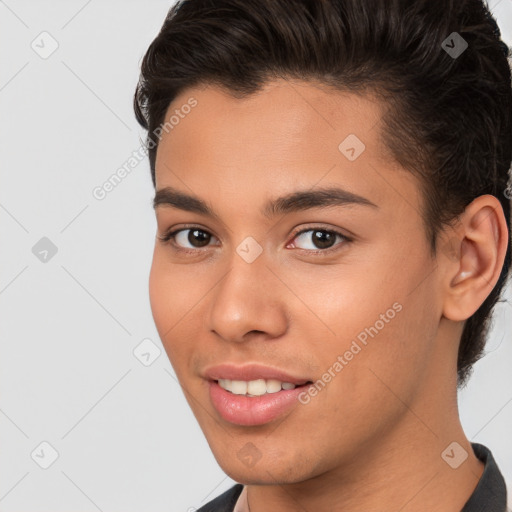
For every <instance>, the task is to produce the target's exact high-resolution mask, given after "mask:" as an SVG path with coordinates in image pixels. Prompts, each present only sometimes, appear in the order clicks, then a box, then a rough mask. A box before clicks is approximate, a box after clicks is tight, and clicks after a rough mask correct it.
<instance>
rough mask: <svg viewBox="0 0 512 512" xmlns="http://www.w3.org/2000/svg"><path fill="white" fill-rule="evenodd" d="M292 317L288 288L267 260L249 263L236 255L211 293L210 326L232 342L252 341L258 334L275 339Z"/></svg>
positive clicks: (260, 258)
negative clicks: (288, 307)
mask: <svg viewBox="0 0 512 512" xmlns="http://www.w3.org/2000/svg"><path fill="white" fill-rule="evenodd" d="M274 272H275V270H274ZM288 317H289V315H288V314H287V311H286V288H285V287H284V286H283V285H282V283H281V282H280V281H279V279H277V278H276V276H275V275H274V273H273V272H272V271H271V270H270V269H269V268H268V267H267V266H266V262H265V259H264V258H263V257H259V258H258V259H256V260H255V261H253V262H252V263H247V262H246V261H244V260H243V259H242V258H240V257H239V256H238V254H234V257H233V258H232V261H231V267H230V269H229V271H228V272H227V274H226V275H225V276H224V277H223V278H222V279H221V280H220V282H219V283H218V284H217V286H216V287H215V288H214V290H213V293H212V294H211V297H210V302H209V311H208V327H209V329H210V330H211V331H213V332H215V333H216V334H217V335H218V336H219V337H221V338H222V339H224V340H226V341H230V342H244V341H248V340H249V339H251V338H252V337H253V336H254V335H255V333H259V336H260V337H261V338H262V339H272V338H276V337H279V336H281V335H282V334H284V333H285V332H286V330H287V328H288Z"/></svg>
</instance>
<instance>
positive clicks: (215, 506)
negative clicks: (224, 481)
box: [197, 484, 244, 512]
mask: <svg viewBox="0 0 512 512" xmlns="http://www.w3.org/2000/svg"><path fill="white" fill-rule="evenodd" d="M243 488H244V486H243V485H242V484H235V485H233V487H230V488H229V489H228V490H227V491H226V492H224V493H222V494H221V495H220V496H217V497H216V498H214V499H213V500H212V501H209V502H208V503H206V505H203V506H202V507H201V508H200V509H199V510H198V511H197V512H233V508H234V506H235V503H236V500H237V499H238V497H239V496H240V494H241V492H242V489H243Z"/></svg>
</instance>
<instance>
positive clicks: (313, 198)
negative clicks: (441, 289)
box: [153, 187, 379, 219]
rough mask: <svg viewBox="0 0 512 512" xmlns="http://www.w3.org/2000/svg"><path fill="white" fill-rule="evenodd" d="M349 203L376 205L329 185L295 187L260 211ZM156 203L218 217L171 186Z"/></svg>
mask: <svg viewBox="0 0 512 512" xmlns="http://www.w3.org/2000/svg"><path fill="white" fill-rule="evenodd" d="M350 205H362V206H369V207H372V208H377V209H378V208H379V207H378V206H377V205H376V204H375V203H372V202H371V201H370V200H369V199H366V198H365V197H362V196H359V195H357V194H354V193H352V192H349V191H348V190H343V189H341V188H338V187H328V188H321V189H315V190H298V191H295V192H291V193H290V194H286V195H285V196H281V197H278V198H276V199H271V200H269V201H268V202H267V203H266V204H265V206H264V207H263V209H262V210H261V213H262V215H263V216H264V217H266V218H269V219H271V218H273V217H275V216H276V215H279V214H286V213H291V212H298V211H303V210H309V209H311V208H325V207H329V206H350ZM158 206H171V207H174V208H178V209H180V210H185V211H187V212H193V213H198V214H200V215H205V216H207V217H211V218H214V219H219V216H218V215H217V214H216V213H215V212H214V211H213V210H212V209H211V208H210V207H209V206H208V204H207V203H206V202H205V201H203V200H202V199H200V198H198V197H196V196H193V195H189V194H186V193H184V192H180V191H179V190H176V189H174V188H172V187H164V188H161V189H160V190H157V191H156V193H155V198H154V199H153V208H155V209H156V208H157V207H158Z"/></svg>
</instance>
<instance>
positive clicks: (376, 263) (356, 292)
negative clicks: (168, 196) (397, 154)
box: [149, 80, 508, 512]
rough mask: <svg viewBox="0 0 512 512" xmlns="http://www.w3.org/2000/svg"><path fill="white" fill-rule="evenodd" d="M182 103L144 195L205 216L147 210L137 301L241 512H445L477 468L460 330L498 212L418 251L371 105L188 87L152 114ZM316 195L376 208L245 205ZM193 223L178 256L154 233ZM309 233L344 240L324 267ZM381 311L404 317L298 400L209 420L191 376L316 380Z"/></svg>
mask: <svg viewBox="0 0 512 512" xmlns="http://www.w3.org/2000/svg"><path fill="white" fill-rule="evenodd" d="M190 97H194V98H195V99H197V101H198V104H197V106H196V107H195V108H193V109H192V111H191V112H190V113H189V114H187V116H186V117H185V118H184V119H182V120H180V123H179V124H178V125H176V126H174V128H173V129H172V130H171V131H169V133H164V134H163V137H162V139H161V142H160V144H159V148H158V152H157V160H156V190H157V191H158V190H160V189H162V188H163V187H167V186H171V187H173V188H175V189H178V190H180V191H182V192H184V193H187V194H193V195H195V196H197V197H199V198H201V199H203V200H204V201H206V203H207V204H208V205H209V206H210V207H211V208H212V209H213V210H214V211H215V212H216V213H217V216H218V218H210V217H207V216H205V215H202V214H198V213H191V212H187V211H183V210H181V209H177V208H174V207H172V206H169V205H160V206H158V207H156V209H155V211H156V217H157V239H156V243H155V249H154V256H153V262H152V267H151V272H150V283H149V284H150V300H151V307H152V312H153V317H154V320H155V324H156V327H157V329H158V332H159V334H160V337H161V339H162V342H163V344H164V346H165V349H166V351H167V354H168V357H169V359H170V361H171V364H172V366H173V368H174V370H175V372H176V375H177V377H178V379H179V381H180V384H181V386H182V388H183V390H184V393H185V396H186V398H187V400H188V402H189V404H190V407H191V408H192V411H193V413H194V415H195V417H196V418H197V421H198V422H199V425H200V426H201V428H202V430H203V432H204V434H205V436H206V439H207V441H208V443H209V445H210V447H211V449H212V451H213V454H214V456H215V458H216V460H217V461H218V463H219V465H220V466H221V467H222V469H223V470H224V471H225V472H226V473H227V474H228V475H229V476H230V477H231V478H233V479H234V480H236V481H238V482H241V483H244V484H246V486H247V487H246V489H247V492H248V497H249V504H250V509H251V512H262V511H264V510H273V511H276V512H279V511H285V510H286V511H287V512H289V511H295V510H297V511H299V510H301V511H304V510H315V511H319V512H322V511H325V512H327V511H331V510H351V511H352V512H357V511H368V510H383V507H384V508H385V510H401V511H404V512H408V511H427V510H428V511H429V512H431V511H451V512H454V511H459V510H460V509H461V508H462V507H463V505H464V503H465V502H466V501H467V499H468V498H469V496H470V495H471V493H472V492H473V491H474V489H475V487H476V484H477V482H478V479H479V478H480V476H481V474H482V471H483V464H482V463H481V462H480V461H479V460H478V459H477V458H476V457H475V456H474V453H473V451H472V449H471V446H470V444H469V441H468V440H467V438H466V436H465V434H464V432H463V430H462V427H461V424H460V420H459V416H458V410H457V394H456V368H457V365H456V364H457V348H458V343H459V340H460V335H461V333H462V328H463V323H464V320H465V319H467V318H468V317H469V316H471V315H472V314H473V313H474V312H475V311H476V310H477V309H478V307H479V306H480V304H481V303H482V302H483V301H484V299H485V298H486V297H487V296H488V294H489V293H490V291H491V290H492V288H493V287H494V285H495V283H496V281H497V279H498V277H499V273H500V270H501V268H502V265H503V261H504V257H505V252H506V246H507V240H508V232H507V227H506V223H505V218H504V215H503V211H502V209H501V206H500V204H499V201H498V200H497V199H496V198H495V197H493V196H488V195H486V196H481V197H479V198H477V199H475V200H474V201H473V202H472V203H471V204H470V205H469V206H468V207H467V209H466V211H465V212H464V214H463V215H462V216H461V218H460V221H459V222H458V223H457V224H455V225H454V227H453V228H450V229H449V230H448V229H447V230H446V231H445V232H443V233H442V234H441V237H440V247H441V250H440V252H439V253H438V254H437V256H436V257H434V258H433V257H432V256H431V253H430V247H429V244H428V242H427V239H426V234H425V230H424V225H423V221H422V218H421V215H420V213H419V211H420V205H421V202H422V196H421V193H420V189H419V184H418V182H417V181H416V179H415V178H414V177H413V175H412V174H411V173H410V172H408V171H407V170H405V169H403V168H400V167H399V166H398V164H396V163H395V162H394V161H393V160H392V159H391V157H390V156H389V154H388V153H387V152H386V150H385V148H384V147H383V145H382V142H381V137H380V122H379V121H380V118H381V116H382V114H383V113H384V111H385V108H386V107H385V105H383V104H381V103H379V102H378V101H377V100H376V99H375V98H373V97H370V96H356V95H354V94H350V93H343V94H342V93H340V92H334V91H332V90H328V89H327V88H325V87H323V86H322V85H320V84H318V83H313V82H302V81H291V80H289V81H285V80H276V81H274V82H270V83H268V84H267V85H266V86H265V88H264V89H263V90H262V91H260V92H258V93H257V94H255V95H252V96H250V97H248V98H245V99H235V98H233V97H231V96H230V95H229V94H228V93H227V92H225V91H223V90H221V89H219V88H217V87H214V86H209V87H194V88H190V89H188V90H186V91H183V92H182V93H181V94H180V95H179V96H178V97H177V98H175V100H174V101H173V102H172V104H171V105H170V106H169V110H168V115H167V116H166V118H168V116H169V115H171V114H172V113H173V112H174V110H175V109H176V108H179V107H180V105H183V104H185V103H186V102H187V100H188V99H189V98H190ZM349 134H356V135H357V137H358V138H359V139H360V140H361V141H363V142H364V144H365V146H366V149H365V150H364V152H363V153H362V154H361V155H360V156H359V157H358V158H357V159H356V160H354V161H349V160H348V159H347V158H345V156H344V155H343V154H342V153H341V152H340V150H339V149H338V145H339V144H340V142H342V141H343V140H344V139H345V138H346V137H347V135H349ZM327 186H338V187H341V188H344V189H346V190H348V191H350V192H353V193H355V194H358V195H360V196H363V197H365V198H367V199H368V200H370V201H371V202H373V203H374V204H375V205H376V206H377V207H376V208H375V207H368V206H363V205H348V206H347V205H345V206H331V207H328V208H326V207H323V208H321V207H317V208H314V209H309V210H306V211H298V212H292V213H287V214H285V215H278V216H277V217H275V218H272V219H268V218H266V217H264V216H263V215H262V214H261V212H260V209H261V208H262V206H263V205H264V204H265V203H266V201H267V200H269V199H270V198H275V197H277V196H281V195H284V194H287V193H289V192H293V191H296V190H309V189H317V188H320V187H327ZM190 225H192V226H193V227H195V226H197V228H196V229H202V230H203V231H205V232H206V233H207V234H209V235H211V236H210V238H209V239H208V238H207V239H206V240H207V241H206V242H204V243H203V244H201V243H197V242H196V243H195V245H192V244H193V243H194V242H195V241H196V240H197V238H196V239H194V238H192V242H190V239H191V238H187V235H189V234H191V232H190V231H185V232H182V235H181V236H180V237H179V239H178V240H177V241H176V240H175V242H176V246H178V247H180V246H181V248H183V249H189V250H191V251H195V252H193V253H192V254H188V253H182V252H181V253H180V252H179V251H178V250H177V249H176V248H173V245H172V241H168V242H163V241H161V240H160V239H159V238H158V237H159V236H162V235H163V234H164V233H165V232H166V231H167V230H169V229H170V228H173V229H179V228H183V229H185V228H186V227H189V228H190V227H191V226H190ZM306 228H309V229H313V228H316V229H324V230H327V231H329V229H335V230H338V231H340V232H342V233H344V234H346V236H348V237H351V238H352V241H350V242H347V241H346V240H344V239H343V238H339V237H335V238H333V241H332V243H331V244H330V245H329V244H328V245H327V248H328V247H329V246H330V247H332V248H333V249H332V250H331V251H330V253H329V254H328V255H325V256H322V255H321V254H318V252H320V251H322V250H323V251H325V250H326V249H325V248H324V249H322V247H325V246H319V245H317V244H315V239H314V237H313V235H314V231H309V232H307V233H304V234H302V235H301V236H300V237H299V236H296V235H295V234H296V233H298V232H299V231H301V230H303V229H306ZM203 236H207V235H203ZM248 236H251V237H253V238H254V239H255V240H256V241H257V242H258V243H259V244H260V246H261V248H262V253H261V254H260V256H259V257H258V258H256V260H255V261H254V262H252V263H250V264H249V263H247V262H246V261H245V260H244V259H242V258H241V257H240V256H239V254H238V253H237V252H236V248H237V246H238V245H239V244H240V243H241V242H242V241H243V240H244V239H245V238H246V237H248ZM199 240H201V239H199ZM208 240H209V242H208ZM205 243H206V245H204V244H205ZM447 244H449V245H450V247H455V252H452V253H450V252H449V251H447V250H444V249H443V248H446V247H448V245H447ZM174 247H175V246H174ZM315 250H316V251H317V253H316V254H315V252H314V251H315ZM396 302H397V303H399V304H400V305H401V306H402V310H401V311H400V312H399V313H397V314H396V315H395V317H394V318H393V319H392V320H390V321H389V322H388V323H386V324H385V327H384V328H382V329H381V330H380V331H379V332H378V335H376V336H375V337H374V338H369V340H368V344H367V346H364V347H363V348H362V350H361V351H360V352H359V353H358V354H357V356H354V358H353V359H352V360H351V361H350V362H348V364H347V365H346V366H344V367H343V369H342V371H340V372H339V373H337V374H336V376H335V378H333V379H332V380H331V382H329V383H328V384H327V385H326V386H325V388H324V389H323V390H322V391H321V392H319V393H318V394H317V396H315V397H314V398H312V399H311V401H310V402H309V403H308V404H306V405H303V404H300V403H297V406H296V407H294V408H293V409H292V410H291V411H290V412H289V413H288V414H286V415H285V416H284V417H280V418H278V419H277V420H275V421H272V422H270V423H268V424H265V425H261V426H250V427H245V426H239V425H234V424H231V423H228V422H226V421H225V420H223V419H222V418H221V417H220V416H219V414H218V413H217V411H216V410H215V409H214V407H213V406H212V404H211V402H210V399H209V395H208V386H207V382H206V381H205V380H204V379H203V372H204V370H205V368H206V367H208V366H212V365H214V364H219V363H223V362H232V363H234V364H245V363H248V362H254V363H261V364H265V365H269V366H272V367H274V368H280V369H284V370H286V371H288V372H289V373H292V374H294V375H299V376H305V377H308V378H309V379H310V380H312V381H316V380H317V379H320V378H321V377H322V374H324V372H326V371H327V370H328V369H329V368H330V367H332V366H333V364H334V363H335V361H336V360H337V357H338V355H340V354H341V355H342V354H344V353H345V351H346V350H348V349H349V347H350V344H351V343H352V340H354V339H355V338H356V336H357V335H358V334H359V333H360V332H361V331H363V330H364V329H365V328H366V327H369V326H373V325H374V324H375V322H376V321H377V320H379V318H380V315H381V314H383V313H385V312H386V310H388V309H389V308H391V307H392V305H393V304H394V303H396ZM454 441H456V442H457V443H459V445H460V446H461V447H462V448H463V449H464V450H466V451H467V453H468V458H467V459H466V460H465V461H464V462H463V463H462V464H461V465H460V466H459V467H458V468H457V469H452V468H451V467H450V466H449V465H448V464H447V463H446V462H445V460H443V458H442V457H441V453H442V452H443V451H444V450H445V449H446V448H447V447H448V446H449V445H450V443H452V442H454ZM246 443H252V444H253V445H254V447H255V448H253V450H257V452H258V453H259V454H260V455H261V458H260V459H259V460H258V461H257V463H256V464H255V465H254V466H252V467H248V466H247V465H246V464H245V463H244V462H243V460H242V459H241V458H239V457H238V456H237V453H238V452H239V450H241V449H242V448H243V447H244V446H245V445H246Z"/></svg>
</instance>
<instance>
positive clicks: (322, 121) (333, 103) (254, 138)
mask: <svg viewBox="0 0 512 512" xmlns="http://www.w3.org/2000/svg"><path fill="white" fill-rule="evenodd" d="M191 98H193V100H194V101H195V102H196V105H195V106H194V107H193V108H189V107H188V104H189V103H190V101H191ZM185 107H186V108H185ZM386 108H387V107H386V105H383V104H382V103H381V102H379V101H377V100H376V99H375V98H374V97H373V96H370V95H364V96H362V95H356V94H354V93H349V92H341V91H335V90H333V89H330V88H328V87H327V86H325V85H322V84H319V83H317V82H303V81H291V80H282V79H281V80H275V81H272V82H269V83H267V84H266V85H265V86H264V87H263V88H262V89H261V90H259V91H257V92H256V93H254V94H251V95H249V96H246V97H244V98H235V97H233V96H232V95H231V94H230V93H229V91H226V90H224V89H221V88H219V87H216V86H200V87H193V88H188V89H186V90H185V91H183V92H182V93H181V94H180V95H178V96H177V97H176V98H175V99H174V101H173V102H172V103H171V104H170V105H169V108H168V110H167V113H166V116H165V119H166V120H168V119H169V118H170V117H171V116H172V115H173V114H181V115H179V122H178V123H175V122H174V123H173V127H172V131H171V132H170V133H169V134H166V133H165V132H164V133H163V138H162V140H161V142H160V144H159V150H158V152H159V153H163V152H165V149H167V148H168V149H169V150H171V149H172V151H173V152H174V153H177V152H178V151H181V152H187V153H188V154H187V159H188V162H189V163H192V161H193V159H194V157H195V156H196V155H197V152H192V151H190V152H189V151H187V150H188V149H190V148H189V145H191V144H194V145H195V146H196V147H197V145H198V144H201V145H202V146H204V147H205V148H206V147H207V148H208V150H209V152H210V155H209V156H210V158H211V157H214V156H215V157H218V158H219V160H221V159H222V157H226V156H228V154H227V153H226V151H228V152H229V158H230V160H231V161H233V159H234V158H237V157H241V156H242V154H243V155H244V156H243V158H244V159H248V158H250V157H251V156H257V157H259V158H263V157H264V155H267V156H268V157H273V158H279V157H285V158H286V159H290V158H293V156H296V158H297V159H300V158H301V157H302V156H304V155H303V154H305V153H308V154H309V155H311V156H313V155H314V153H316V152H322V153H325V152H326V151H327V152H328V154H331V155H334V158H338V157H339V156H340V153H339V149H338V145H339V144H340V143H341V142H342V141H343V140H345V139H346V138H347V136H349V135H356V136H357V137H358V138H359V140H361V141H362V142H363V144H364V145H365V147H366V148H367V149H368V150H370V151H371V152H372V153H373V156H375V157H377V158H378V157H382V156H383V153H384V151H383V150H384V148H383V147H382V143H381V138H380V136H379V128H380V119H381V116H382V114H383V112H384V111H385V110H386ZM185 111H186V112H188V113H184V112H185ZM176 120H178V117H177V116H176V115H174V121H176ZM167 135H169V136H167ZM170 135H172V136H170ZM242 146H243V151H237V149H240V148H241V147H242ZM216 149H218V150H219V151H218V152H215V150H216ZM212 153H215V154H212ZM197 156H200V155H197ZM386 156H388V155H386Z"/></svg>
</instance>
